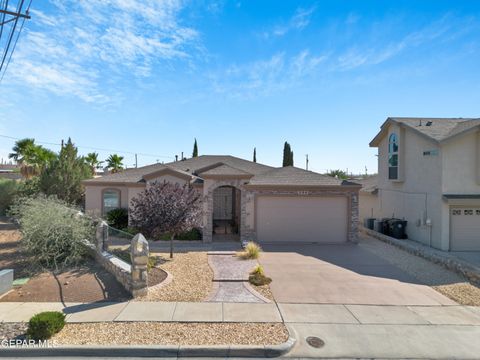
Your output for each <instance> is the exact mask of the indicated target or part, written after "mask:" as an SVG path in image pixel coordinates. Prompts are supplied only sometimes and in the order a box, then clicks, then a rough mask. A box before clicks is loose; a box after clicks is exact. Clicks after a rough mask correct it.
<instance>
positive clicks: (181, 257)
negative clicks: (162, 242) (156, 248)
mask: <svg viewBox="0 0 480 360" xmlns="http://www.w3.org/2000/svg"><path fill="white" fill-rule="evenodd" d="M151 255H155V256H159V257H160V258H161V259H160V261H159V262H158V265H157V266H159V267H160V268H161V269H164V270H165V271H168V272H169V273H170V274H171V275H172V277H173V279H172V281H171V282H170V283H169V284H167V285H165V286H160V287H156V288H153V289H150V290H149V292H148V294H147V295H146V296H142V297H139V298H136V299H135V300H136V301H191V302H196V301H203V300H205V299H206V298H207V297H208V296H209V294H210V292H211V290H212V278H213V272H212V270H211V269H210V266H209V265H208V261H207V253H206V252H185V253H176V254H174V255H173V259H170V258H169V254H167V253H152V254H151Z"/></svg>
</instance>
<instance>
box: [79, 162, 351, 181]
mask: <svg viewBox="0 0 480 360" xmlns="http://www.w3.org/2000/svg"><path fill="white" fill-rule="evenodd" d="M162 174H172V175H174V176H175V175H176V174H178V177H180V178H185V179H188V178H189V177H190V183H192V184H201V183H202V182H203V179H202V178H203V177H205V178H208V177H223V176H226V177H229V176H231V177H239V178H246V179H249V185H252V186H307V187H308V186H345V185H347V186H360V185H359V184H355V183H353V182H349V181H345V180H340V179H336V178H334V177H330V176H326V175H321V174H318V173H315V172H312V171H307V170H303V169H300V168H296V167H293V166H288V167H282V168H274V167H271V166H267V165H262V164H258V163H254V162H252V161H248V160H243V159H240V158H236V157H233V156H221V155H203V156H198V157H195V158H190V159H187V160H184V161H177V162H172V163H168V164H154V165H149V166H143V167H140V168H137V169H128V170H124V171H120V172H118V173H115V174H109V175H105V176H102V177H99V178H95V179H90V180H86V181H84V184H85V185H105V184H106V185H108V184H112V185H113V184H115V185H117V184H129V185H130V184H132V186H135V185H136V186H143V185H144V184H145V183H146V181H147V180H150V179H153V178H155V177H156V176H160V175H162Z"/></svg>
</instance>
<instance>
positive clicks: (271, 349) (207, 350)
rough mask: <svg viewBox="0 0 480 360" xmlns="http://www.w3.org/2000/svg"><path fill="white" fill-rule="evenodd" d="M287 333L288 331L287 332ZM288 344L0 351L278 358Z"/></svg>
mask: <svg viewBox="0 0 480 360" xmlns="http://www.w3.org/2000/svg"><path fill="white" fill-rule="evenodd" d="M287 329H288V328H287ZM296 341H297V340H296V339H295V338H294V337H292V336H291V335H290V336H289V338H288V340H287V341H285V342H284V343H282V344H278V345H227V346H223V345H213V346H201V345H200V346H169V345H164V346H156V345H153V346H148V345H147V346H142V345H131V346H82V345H80V346H59V347H55V348H46V347H18V348H2V349H1V351H0V358H2V357H20V358H21V357H75V356H97V357H104V356H108V357H206V358H213V357H223V358H225V357H227V356H228V357H263V358H272V357H278V356H281V355H284V354H286V353H287V352H289V351H290V350H291V349H292V348H293V346H294V345H295V343H296Z"/></svg>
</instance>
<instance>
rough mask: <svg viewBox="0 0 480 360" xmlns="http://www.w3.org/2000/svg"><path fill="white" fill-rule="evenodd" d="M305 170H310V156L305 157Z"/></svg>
mask: <svg viewBox="0 0 480 360" xmlns="http://www.w3.org/2000/svg"><path fill="white" fill-rule="evenodd" d="M305 169H307V170H308V154H306V155H305Z"/></svg>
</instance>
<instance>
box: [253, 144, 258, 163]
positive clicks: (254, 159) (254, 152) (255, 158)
mask: <svg viewBox="0 0 480 360" xmlns="http://www.w3.org/2000/svg"><path fill="white" fill-rule="evenodd" d="M253 162H257V148H256V147H255V148H253Z"/></svg>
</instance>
